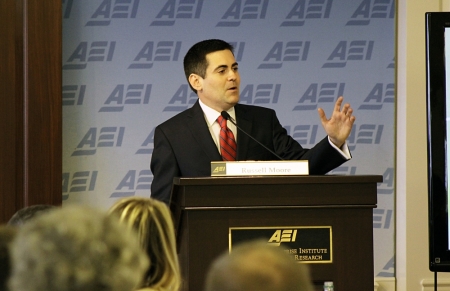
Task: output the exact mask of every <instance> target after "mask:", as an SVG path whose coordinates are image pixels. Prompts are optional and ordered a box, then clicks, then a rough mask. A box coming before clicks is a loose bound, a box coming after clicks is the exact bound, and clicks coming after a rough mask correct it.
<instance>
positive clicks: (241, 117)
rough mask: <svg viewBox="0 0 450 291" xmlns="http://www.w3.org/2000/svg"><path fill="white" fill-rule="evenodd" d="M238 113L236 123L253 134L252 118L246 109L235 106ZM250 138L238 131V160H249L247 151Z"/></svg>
mask: <svg viewBox="0 0 450 291" xmlns="http://www.w3.org/2000/svg"><path fill="white" fill-rule="evenodd" d="M234 109H235V111H236V123H237V125H238V126H239V127H240V128H241V129H243V130H244V131H245V132H247V133H248V134H251V132H252V124H253V123H252V116H251V114H250V113H249V112H248V110H246V109H245V108H244V107H242V106H240V105H239V104H236V105H235V106H234ZM249 141H250V138H249V137H248V136H247V135H246V134H245V133H243V132H242V131H241V130H239V129H238V138H237V160H238V161H245V160H246V159H247V151H248V143H249Z"/></svg>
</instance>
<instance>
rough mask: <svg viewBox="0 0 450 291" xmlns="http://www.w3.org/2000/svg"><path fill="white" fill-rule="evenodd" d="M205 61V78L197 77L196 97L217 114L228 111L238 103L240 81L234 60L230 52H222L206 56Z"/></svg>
mask: <svg viewBox="0 0 450 291" xmlns="http://www.w3.org/2000/svg"><path fill="white" fill-rule="evenodd" d="M206 60H207V61H208V67H207V68H206V74H205V78H201V77H200V76H198V86H199V87H198V89H197V94H198V97H199V98H200V100H201V101H202V102H203V103H205V104H206V105H208V106H209V107H211V108H213V109H215V110H217V111H219V112H221V111H223V110H228V109H230V108H231V107H233V106H234V105H235V104H236V103H238V101H239V84H240V82H241V79H240V76H239V72H238V64H237V62H236V59H235V58H234V56H233V53H231V51H229V50H222V51H216V52H213V53H210V54H207V55H206Z"/></svg>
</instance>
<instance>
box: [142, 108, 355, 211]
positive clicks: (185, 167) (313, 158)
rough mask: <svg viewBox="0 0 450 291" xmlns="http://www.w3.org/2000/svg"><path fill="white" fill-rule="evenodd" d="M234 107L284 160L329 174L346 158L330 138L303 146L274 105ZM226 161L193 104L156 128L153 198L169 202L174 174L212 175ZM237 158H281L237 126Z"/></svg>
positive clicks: (243, 125)
mask: <svg viewBox="0 0 450 291" xmlns="http://www.w3.org/2000/svg"><path fill="white" fill-rule="evenodd" d="M234 108H235V111H236V122H237V124H238V126H239V127H240V128H242V129H243V130H244V131H246V132H247V133H248V134H250V135H251V136H253V137H254V138H255V139H256V140H258V141H259V142H261V143H262V144H264V145H265V146H266V147H267V148H269V149H271V150H272V151H274V152H275V153H277V155H279V156H280V157H282V158H283V159H284V160H300V159H302V160H305V159H306V160H308V161H309V173H310V174H311V175H320V174H325V173H327V172H329V171H330V170H332V169H334V168H336V167H337V166H339V165H341V164H342V163H344V162H345V161H346V159H345V158H344V157H343V156H342V155H341V154H340V153H339V152H338V151H336V149H334V148H333V147H332V146H331V145H330V143H329V142H328V137H325V138H324V139H323V140H322V141H320V142H319V143H318V144H317V145H315V146H314V147H313V148H311V149H305V148H303V147H302V146H301V145H300V144H299V143H298V142H297V141H295V140H294V139H293V138H292V137H291V136H289V135H288V134H287V131H286V130H285V129H284V128H283V127H282V126H281V124H280V122H279V121H278V118H277V116H276V114H275V111H274V110H272V109H268V108H264V107H258V106H252V105H243V104H237V105H236V106H235V107H234ZM221 160H222V158H221V155H220V153H219V151H218V149H217V146H216V144H215V143H214V141H213V139H212V138H211V133H210V131H209V129H208V126H207V124H206V121H205V117H204V114H203V111H202V109H201V107H200V104H199V102H198V100H197V102H196V103H195V104H194V106H192V107H191V108H189V109H187V110H185V111H183V112H181V113H179V114H177V115H176V116H174V117H172V118H170V119H169V120H167V121H165V122H164V123H162V124H160V125H158V126H157V127H156V128H155V136H154V150H153V155H152V159H151V164H150V168H151V170H152V172H153V182H152V185H151V197H152V198H156V199H159V200H162V201H164V202H166V203H169V199H170V194H171V190H172V183H173V178H174V177H208V176H211V161H221ZM237 160H240V161H244V160H263V161H269V160H278V158H277V157H276V156H274V155H273V154H272V153H270V152H269V151H268V150H267V149H265V148H264V147H262V146H261V145H259V144H258V143H256V142H255V141H253V140H252V139H251V138H249V137H248V136H247V135H246V134H244V133H242V132H240V131H239V129H238V137H237Z"/></svg>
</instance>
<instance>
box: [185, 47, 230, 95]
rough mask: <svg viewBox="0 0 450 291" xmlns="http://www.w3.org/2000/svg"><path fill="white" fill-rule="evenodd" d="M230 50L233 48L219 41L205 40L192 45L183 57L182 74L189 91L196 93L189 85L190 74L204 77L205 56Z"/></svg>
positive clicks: (206, 64)
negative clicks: (184, 76) (189, 88)
mask: <svg viewBox="0 0 450 291" xmlns="http://www.w3.org/2000/svg"><path fill="white" fill-rule="evenodd" d="M223 50H230V51H231V52H232V53H233V52H234V48H233V46H232V45H231V44H229V43H228V42H226V41H223V40H220V39H207V40H203V41H201V42H198V43H196V44H194V45H193V46H192V47H191V48H190V49H189V50H188V52H187V53H186V55H185V56H184V61H183V66H184V74H185V75H186V79H187V81H188V84H189V86H190V87H191V89H192V90H193V91H194V92H195V93H197V90H195V89H194V88H193V87H192V86H191V84H190V83H189V76H190V75H191V74H197V75H199V76H200V77H202V78H205V76H206V68H207V67H208V62H207V61H206V55H207V54H210V53H213V52H216V51H223Z"/></svg>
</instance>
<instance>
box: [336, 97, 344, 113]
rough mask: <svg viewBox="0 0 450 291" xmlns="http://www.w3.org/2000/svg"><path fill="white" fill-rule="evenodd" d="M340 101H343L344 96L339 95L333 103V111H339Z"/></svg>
mask: <svg viewBox="0 0 450 291" xmlns="http://www.w3.org/2000/svg"><path fill="white" fill-rule="evenodd" d="M342 101H344V97H342V96H339V98H338V99H337V101H336V103H335V104H334V111H338V112H339V111H341V105H342Z"/></svg>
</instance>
